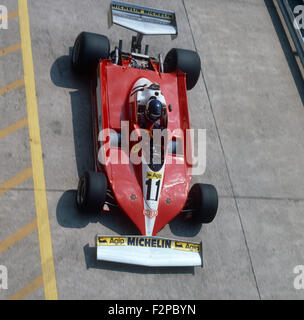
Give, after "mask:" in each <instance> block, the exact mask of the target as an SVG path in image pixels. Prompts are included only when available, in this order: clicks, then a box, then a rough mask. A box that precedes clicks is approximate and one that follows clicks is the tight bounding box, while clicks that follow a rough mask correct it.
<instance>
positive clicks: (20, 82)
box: [0, 78, 24, 96]
mask: <svg viewBox="0 0 304 320" xmlns="http://www.w3.org/2000/svg"><path fill="white" fill-rule="evenodd" d="M23 86H24V79H23V78H22V79H19V80H17V81H15V82H12V83H9V84H7V85H6V86H4V87H1V88H0V96H3V95H4V94H6V93H8V92H10V91H13V90H16V89H18V88H20V87H23Z"/></svg>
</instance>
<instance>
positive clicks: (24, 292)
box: [8, 275, 43, 300]
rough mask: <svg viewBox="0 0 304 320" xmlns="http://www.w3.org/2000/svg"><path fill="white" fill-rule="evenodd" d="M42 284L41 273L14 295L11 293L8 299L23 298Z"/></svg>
mask: <svg viewBox="0 0 304 320" xmlns="http://www.w3.org/2000/svg"><path fill="white" fill-rule="evenodd" d="M42 286H43V278H42V275H40V276H38V277H37V278H35V279H34V280H33V281H31V282H30V283H29V284H27V285H26V286H25V287H24V288H22V289H21V290H19V291H18V292H16V293H15V294H14V295H12V296H11V297H10V298H8V300H23V299H24V298H26V297H27V296H29V295H30V294H31V293H32V292H34V291H35V290H37V289H39V288H40V287H42Z"/></svg>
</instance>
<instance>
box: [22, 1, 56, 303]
mask: <svg viewBox="0 0 304 320" xmlns="http://www.w3.org/2000/svg"><path fill="white" fill-rule="evenodd" d="M18 9H19V24H20V35H21V47H22V58H23V68H24V81H25V93H26V102H27V114H28V128H29V136H30V146H31V154H32V167H33V181H34V193H35V203H36V214H37V224H38V235H39V244H40V256H41V266H42V276H43V284H44V293H45V298H46V299H47V300H57V299H58V293H57V286H56V277H55V267H54V259H53V248H52V239H51V230H50V222H49V214H48V206H47V199H46V189H45V179H44V168H43V160H42V147H41V138H40V127H39V116H38V105H37V98H36V86H35V76H34V65H33V54H32V44H31V34H30V22H29V16H28V6H27V0H18Z"/></svg>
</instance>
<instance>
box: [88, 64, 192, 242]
mask: <svg viewBox="0 0 304 320" xmlns="http://www.w3.org/2000/svg"><path fill="white" fill-rule="evenodd" d="M153 66H154V67H155V64H153ZM155 69H156V68H155ZM98 77H100V82H98V81H96V80H95V81H93V84H94V85H93V86H92V115H93V128H94V130H93V131H94V144H95V166H96V170H97V171H103V172H105V173H106V175H107V177H108V181H109V186H110V187H111V188H112V190H113V193H114V195H115V198H116V200H117V202H118V204H119V206H120V207H121V208H122V209H123V211H124V212H125V213H126V214H127V215H128V216H129V217H130V219H131V220H132V221H133V222H134V223H135V225H136V226H137V227H138V229H139V230H140V232H141V233H142V234H145V215H144V214H143V211H144V204H143V192H142V185H141V184H142V182H141V181H142V178H141V175H142V173H141V165H137V166H135V165H133V164H132V163H131V162H130V163H129V164H121V163H119V164H113V163H111V157H113V156H114V155H115V156H117V154H118V156H126V155H125V151H123V150H122V149H120V148H117V147H113V148H110V152H108V153H107V154H106V162H105V165H104V166H101V165H100V163H99V162H98V150H100V148H101V147H103V144H101V143H100V142H99V141H98V135H99V132H100V130H101V129H105V128H110V129H114V130H115V131H117V132H120V130H121V121H130V125H129V126H130V130H132V129H134V125H133V123H134V119H133V117H132V112H133V111H132V110H131V111H130V108H133V106H132V105H130V104H129V97H130V91H131V89H132V87H133V85H134V83H135V82H136V81H137V80H138V79H140V78H147V79H149V80H150V81H151V82H154V83H158V84H159V85H160V87H161V91H162V93H163V95H164V96H165V98H166V102H167V105H170V104H171V105H172V111H168V126H167V127H168V129H170V130H171V131H173V130H175V129H177V128H178V129H182V130H183V132H184V137H186V134H185V130H187V129H190V125H189V113H188V103H187V90H186V83H185V74H184V73H182V72H179V71H178V72H174V73H170V74H169V73H160V72H158V70H157V69H156V70H155V71H152V70H143V69H137V68H132V67H128V65H127V63H126V62H125V63H123V66H119V65H115V64H113V63H111V62H110V61H109V60H102V61H101V62H100V65H99V68H98V71H97V78H98ZM98 83H100V87H99V85H98ZM97 85H98V88H96V86H97ZM96 89H97V90H100V93H101V103H97V96H96V92H98V91H97V90H96ZM99 104H101V105H99ZM184 140H185V139H184ZM184 140H183V142H185V141H184ZM131 147H132V144H130V150H131ZM184 150H185V145H184ZM166 157H167V158H166V159H167V160H168V159H169V158H177V157H181V158H184V155H175V154H174V155H173V154H170V153H167V155H166ZM183 162H184V164H177V163H176V161H175V159H172V161H171V164H165V171H164V180H163V185H162V190H161V193H160V199H159V207H158V215H157V217H156V220H155V225H154V230H153V236H154V235H155V234H156V233H157V232H158V231H159V230H160V229H162V228H163V227H164V226H165V225H166V224H167V223H168V222H170V221H171V220H172V219H173V218H174V217H175V216H177V215H178V214H179V213H180V212H181V210H182V209H183V208H184V206H185V203H186V200H187V196H188V192H189V188H190V181H191V166H190V165H189V164H187V161H186V160H185V161H183ZM134 196H135V197H134Z"/></svg>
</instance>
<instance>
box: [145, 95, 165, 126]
mask: <svg viewBox="0 0 304 320" xmlns="http://www.w3.org/2000/svg"><path fill="white" fill-rule="evenodd" d="M162 108H163V105H162V103H161V102H160V101H159V100H157V99H156V98H152V99H150V100H149V101H148V103H147V105H146V112H145V114H146V118H147V119H148V120H149V121H151V122H155V121H157V120H158V119H159V118H160V117H161V115H162Z"/></svg>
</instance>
